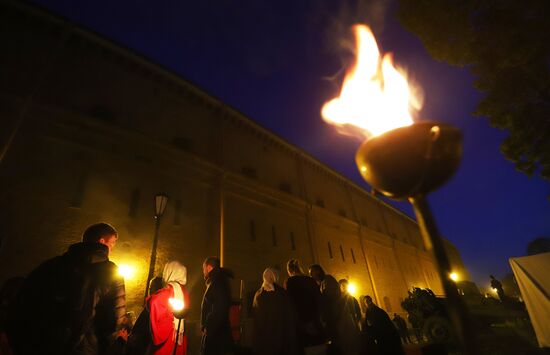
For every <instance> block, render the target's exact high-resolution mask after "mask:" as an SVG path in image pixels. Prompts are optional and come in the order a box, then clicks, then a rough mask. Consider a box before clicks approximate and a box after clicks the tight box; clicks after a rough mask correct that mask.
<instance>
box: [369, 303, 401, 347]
mask: <svg viewBox="0 0 550 355" xmlns="http://www.w3.org/2000/svg"><path fill="white" fill-rule="evenodd" d="M364 300H365V303H366V306H367V312H366V314H365V323H366V327H368V328H370V330H372V335H373V336H374V338H375V340H376V345H377V347H378V354H388V355H390V354H391V355H401V354H404V352H403V347H402V346H401V339H400V338H399V334H398V333H397V329H396V328H395V326H394V325H393V322H392V321H391V319H390V317H389V316H388V314H387V313H386V311H384V310H383V309H382V308H380V307H378V306H377V305H375V304H374V302H373V301H372V298H371V297H370V296H366V297H365V299H364Z"/></svg>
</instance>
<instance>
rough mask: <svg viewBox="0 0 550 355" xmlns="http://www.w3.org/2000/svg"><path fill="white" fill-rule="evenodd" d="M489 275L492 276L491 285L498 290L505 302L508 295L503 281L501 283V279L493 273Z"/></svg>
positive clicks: (499, 295) (502, 300)
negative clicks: (505, 292) (503, 286)
mask: <svg viewBox="0 0 550 355" xmlns="http://www.w3.org/2000/svg"><path fill="white" fill-rule="evenodd" d="M489 277H490V278H491V287H492V288H493V289H495V290H496V291H497V294H498V298H499V299H500V302H504V301H505V299H506V295H505V294H504V289H503V288H502V283H500V281H498V280H497V279H496V278H495V277H494V276H493V275H489Z"/></svg>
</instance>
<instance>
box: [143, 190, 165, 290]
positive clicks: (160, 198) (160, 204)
mask: <svg viewBox="0 0 550 355" xmlns="http://www.w3.org/2000/svg"><path fill="white" fill-rule="evenodd" d="M167 203H168V196H166V195H165V194H158V195H156V196H155V236H154V238H153V248H152V249H151V259H150V260H149V273H148V274H147V282H146V283H145V296H144V297H143V299H144V300H145V299H146V298H147V294H148V289H149V282H150V281H151V279H152V278H153V276H154V273H155V263H156V261H157V244H158V239H159V230H160V220H161V218H162V215H163V214H164V210H165V209H166V204H167Z"/></svg>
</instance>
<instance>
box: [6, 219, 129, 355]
mask: <svg viewBox="0 0 550 355" xmlns="http://www.w3.org/2000/svg"><path fill="white" fill-rule="evenodd" d="M116 241H117V232H116V230H115V229H114V228H113V227H112V226H110V225H109V224H106V223H98V224H94V225H92V226H90V227H88V228H87V229H86V231H85V232H84V234H83V236H82V242H81V243H77V244H73V245H71V246H70V247H69V250H68V251H67V252H66V253H65V254H63V255H61V256H57V257H55V258H53V259H50V260H47V261H45V262H44V263H42V264H41V265H40V266H38V268H36V269H35V270H33V271H32V272H31V274H30V275H29V276H28V277H27V279H26V280H25V283H24V284H23V287H22V289H21V291H20V293H19V295H18V298H17V300H16V305H15V307H14V312H13V314H12V315H11V317H10V318H11V319H12V321H11V328H10V330H9V334H10V340H11V341H12V344H13V347H14V354H90V355H91V354H106V353H108V352H110V353H112V351H113V345H114V343H115V340H116V339H117V338H118V336H119V335H120V333H119V329H120V327H121V326H122V323H123V321H124V316H125V314H126V296H125V291H124V280H123V279H122V278H121V277H120V276H119V275H118V269H117V266H116V265H115V264H114V263H112V262H111V261H109V253H110V252H111V251H112V249H113V248H114V246H115V244H116Z"/></svg>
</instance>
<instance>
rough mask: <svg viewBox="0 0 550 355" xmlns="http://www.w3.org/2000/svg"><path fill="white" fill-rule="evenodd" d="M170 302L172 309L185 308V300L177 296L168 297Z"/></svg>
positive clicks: (180, 309) (179, 309) (177, 310)
mask: <svg viewBox="0 0 550 355" xmlns="http://www.w3.org/2000/svg"><path fill="white" fill-rule="evenodd" d="M168 303H170V307H172V310H174V311H176V312H179V311H182V310H183V309H184V308H185V303H184V302H183V300H179V299H177V298H170V299H168Z"/></svg>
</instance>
